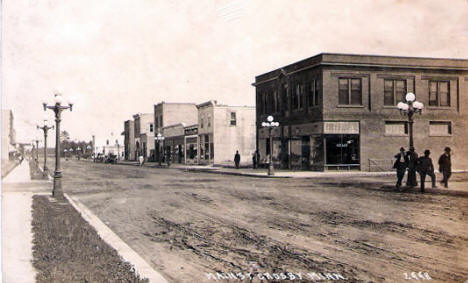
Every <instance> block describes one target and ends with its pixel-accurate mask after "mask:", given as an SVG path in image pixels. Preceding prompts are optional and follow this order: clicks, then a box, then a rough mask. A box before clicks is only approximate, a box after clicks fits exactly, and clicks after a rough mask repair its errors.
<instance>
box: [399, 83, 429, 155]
mask: <svg viewBox="0 0 468 283" xmlns="http://www.w3.org/2000/svg"><path fill="white" fill-rule="evenodd" d="M405 100H406V103H405V102H403V101H401V102H398V104H397V107H398V109H399V110H400V114H401V115H407V116H408V134H409V146H410V147H414V143H413V123H414V119H413V116H414V114H415V113H419V114H420V115H421V112H422V110H423V109H424V104H422V103H421V102H419V101H416V96H415V95H414V93H411V92H408V93H407V94H406V96H405Z"/></svg>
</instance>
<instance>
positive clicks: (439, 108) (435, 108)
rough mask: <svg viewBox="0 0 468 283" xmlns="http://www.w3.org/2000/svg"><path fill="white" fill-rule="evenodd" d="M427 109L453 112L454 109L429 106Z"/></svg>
mask: <svg viewBox="0 0 468 283" xmlns="http://www.w3.org/2000/svg"><path fill="white" fill-rule="evenodd" d="M426 109H429V110H453V109H454V108H453V107H450V106H427V107H426ZM423 110H424V109H423Z"/></svg>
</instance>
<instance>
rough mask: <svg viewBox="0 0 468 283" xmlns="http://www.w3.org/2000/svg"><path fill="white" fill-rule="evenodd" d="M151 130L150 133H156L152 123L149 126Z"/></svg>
mask: <svg viewBox="0 0 468 283" xmlns="http://www.w3.org/2000/svg"><path fill="white" fill-rule="evenodd" d="M149 130H150V133H152V132H153V131H154V128H153V123H151V124H150V125H149Z"/></svg>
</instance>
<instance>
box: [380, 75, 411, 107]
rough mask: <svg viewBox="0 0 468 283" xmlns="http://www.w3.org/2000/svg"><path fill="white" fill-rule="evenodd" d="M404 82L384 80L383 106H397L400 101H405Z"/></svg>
mask: <svg viewBox="0 0 468 283" xmlns="http://www.w3.org/2000/svg"><path fill="white" fill-rule="evenodd" d="M406 92H407V91H406V80H387V79H385V80H384V105H386V106H393V105H397V103H398V102H400V101H405V95H406Z"/></svg>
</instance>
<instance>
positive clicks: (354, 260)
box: [51, 161, 468, 282]
mask: <svg viewBox="0 0 468 283" xmlns="http://www.w3.org/2000/svg"><path fill="white" fill-rule="evenodd" d="M63 166H64V181H63V186H64V191H65V192H66V193H69V194H70V195H73V196H74V197H78V198H79V200H80V201H81V202H83V203H84V204H85V205H86V206H88V207H89V208H90V209H91V210H92V211H93V212H94V213H96V214H97V215H98V216H99V217H100V218H101V219H102V220H103V221H104V222H105V223H106V224H107V225H109V227H110V228H111V229H112V230H114V231H115V232H116V233H117V234H118V235H119V236H120V237H121V238H122V239H123V240H124V241H125V242H126V243H127V244H129V245H130V246H131V247H132V248H133V249H134V250H135V251H136V252H138V253H139V254H140V255H141V256H142V257H143V258H144V259H146V260H147V261H148V262H149V263H150V264H152V265H153V266H154V268H155V269H156V270H158V271H160V272H161V273H162V274H163V275H164V276H165V277H166V278H167V279H168V280H169V281H173V282H200V281H207V280H208V278H207V275H206V273H214V274H215V273H216V272H235V273H237V272H244V273H245V272H249V271H251V270H252V268H255V266H257V267H258V271H260V272H269V273H274V272H293V273H302V274H306V273H309V272H330V273H331V272H334V273H338V274H341V275H342V276H344V277H346V278H348V279H350V280H351V281H363V282H369V281H374V282H381V281H386V282H405V281H406V282H408V281H411V280H406V279H405V276H407V275H409V274H411V272H416V273H417V272H427V273H428V275H430V277H431V278H432V279H433V280H432V281H431V282H464V281H465V280H467V279H468V260H467V258H466V257H467V255H468V221H467V220H468V193H458V194H437V193H426V194H424V195H421V194H419V193H415V192H404V193H400V192H396V191H394V190H393V189H391V188H390V186H391V185H392V184H393V183H394V181H393V180H392V179H391V178H390V177H389V178H373V179H372V178H359V179H358V178H355V179H350V178H347V179H342V180H336V179H335V180H330V179H262V178H250V177H238V176H225V175H216V174H208V173H189V172H183V171H180V170H176V169H156V168H141V167H136V166H123V165H107V164H96V163H92V162H87V161H64V162H63ZM51 168H52V166H51ZM466 178H467V176H466V175H457V176H455V178H454V180H457V179H458V180H459V181H461V180H463V179H464V182H465V183H466V184H468V182H467V181H466ZM454 184H455V183H454ZM456 184H457V186H458V187H460V186H462V185H463V184H462V183H460V182H458V183H456ZM465 192H466V191H465ZM405 273H406V274H405ZM412 281H415V280H412ZM420 281H421V280H420ZM212 282H214V281H212Z"/></svg>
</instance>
